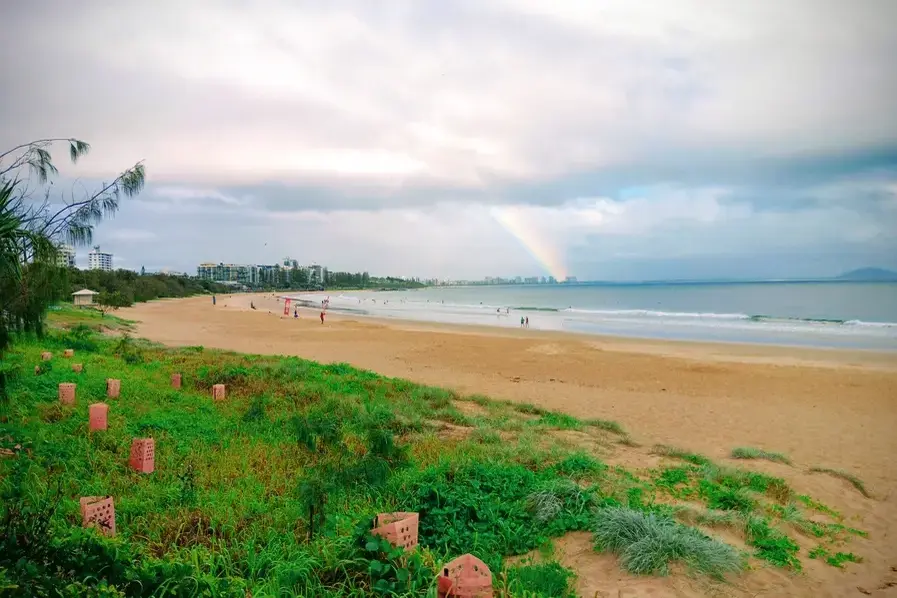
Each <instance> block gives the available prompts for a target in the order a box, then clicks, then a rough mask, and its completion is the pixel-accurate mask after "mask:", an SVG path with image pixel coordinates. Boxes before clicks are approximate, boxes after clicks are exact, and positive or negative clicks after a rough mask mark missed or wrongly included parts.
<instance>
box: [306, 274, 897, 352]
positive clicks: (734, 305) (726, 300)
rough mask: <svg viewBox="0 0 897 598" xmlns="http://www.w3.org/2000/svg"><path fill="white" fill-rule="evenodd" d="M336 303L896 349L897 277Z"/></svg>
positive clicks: (430, 314) (435, 316) (481, 319)
mask: <svg viewBox="0 0 897 598" xmlns="http://www.w3.org/2000/svg"><path fill="white" fill-rule="evenodd" d="M293 297H294V299H297V300H300V301H302V302H303V303H307V304H309V305H320V302H321V300H322V296H321V295H305V294H299V295H294V296H293ZM329 309H331V310H335V311H343V312H349V313H355V314H358V315H362V316H363V315H369V316H376V317H381V318H400V319H407V320H417V321H426V322H443V323H453V324H475V325H486V326H499V327H510V328H519V327H520V319H521V317H522V318H524V319H525V318H527V317H528V318H529V326H530V328H531V329H535V330H554V331H569V332H578V333H585V334H602V335H616V336H629V337H640V338H662V339H679V340H694V341H722V342H742V343H762V344H778V345H795V346H814V347H831V348H856V349H871V350H879V351H897V283H887V282H880V283H859V282H835V281H831V282H755V283H641V284H575V285H501V286H499V285H495V286H466V287H428V288H425V289H418V290H410V291H390V292H376V291H352V292H349V291H346V292H342V293H339V292H334V293H332V294H330V296H329Z"/></svg>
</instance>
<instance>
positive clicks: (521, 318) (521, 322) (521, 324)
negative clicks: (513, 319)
mask: <svg viewBox="0 0 897 598" xmlns="http://www.w3.org/2000/svg"><path fill="white" fill-rule="evenodd" d="M520 327H521V328H523V316H520Z"/></svg>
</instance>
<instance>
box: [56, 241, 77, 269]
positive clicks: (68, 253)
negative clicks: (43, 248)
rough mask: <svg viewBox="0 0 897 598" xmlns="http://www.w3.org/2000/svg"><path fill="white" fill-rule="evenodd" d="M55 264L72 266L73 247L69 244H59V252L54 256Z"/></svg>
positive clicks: (73, 261) (66, 266)
mask: <svg viewBox="0 0 897 598" xmlns="http://www.w3.org/2000/svg"><path fill="white" fill-rule="evenodd" d="M56 264H57V265H58V266H61V267H63V268H74V267H75V248H74V247H72V246H71V245H64V244H63V245H60V246H59V254H58V255H57V256H56Z"/></svg>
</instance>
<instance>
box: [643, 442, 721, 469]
mask: <svg viewBox="0 0 897 598" xmlns="http://www.w3.org/2000/svg"><path fill="white" fill-rule="evenodd" d="M651 452H652V453H654V454H655V455H663V456H664V457H672V458H674V459H681V460H683V461H687V462H689V463H694V464H695V465H707V464H709V463H710V459H708V458H707V457H705V456H703V455H698V454H696V453H690V452H688V451H685V450H682V449H680V448H676V447H674V446H667V445H665V444H655V445H654V446H653V447H652V448H651Z"/></svg>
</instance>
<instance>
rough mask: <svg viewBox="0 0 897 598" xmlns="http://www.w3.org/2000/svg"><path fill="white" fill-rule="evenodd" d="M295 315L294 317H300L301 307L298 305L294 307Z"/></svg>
mask: <svg viewBox="0 0 897 598" xmlns="http://www.w3.org/2000/svg"><path fill="white" fill-rule="evenodd" d="M293 317H294V318H298V317H299V308H298V307H294V308H293Z"/></svg>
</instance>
